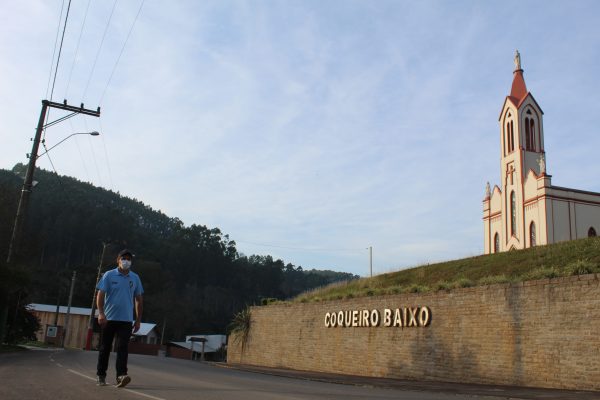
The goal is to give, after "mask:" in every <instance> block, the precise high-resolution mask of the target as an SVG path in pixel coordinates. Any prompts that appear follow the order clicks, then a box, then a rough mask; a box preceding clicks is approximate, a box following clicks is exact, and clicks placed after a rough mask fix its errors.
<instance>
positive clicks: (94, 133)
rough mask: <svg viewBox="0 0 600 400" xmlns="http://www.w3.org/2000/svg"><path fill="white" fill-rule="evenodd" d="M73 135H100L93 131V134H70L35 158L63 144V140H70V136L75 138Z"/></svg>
mask: <svg viewBox="0 0 600 400" xmlns="http://www.w3.org/2000/svg"><path fill="white" fill-rule="evenodd" d="M75 135H90V136H99V135H100V133H99V132H96V131H93V132H77V133H71V134H70V135H69V136H67V137H66V138H64V139H63V140H61V141H60V142H58V143H56V144H55V145H54V146H52V147H50V148H49V149H46V151H45V152H43V153H42V154H40V155H39V156H37V158H40V157H42V156H43V155H45V154H46V153H47V152H49V151H50V150H52V149H53V148H55V147H56V146H58V145H59V144H61V143H62V142H64V141H65V140H67V139H68V138H70V137H71V136H75Z"/></svg>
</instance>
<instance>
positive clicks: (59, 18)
mask: <svg viewBox="0 0 600 400" xmlns="http://www.w3.org/2000/svg"><path fill="white" fill-rule="evenodd" d="M64 8H65V0H63V2H62V6H61V7H60V15H59V17H58V25H57V26H56V38H55V39H54V51H53V52H52V61H50V72H49V73H48V84H47V85H46V98H48V92H49V91H50V81H51V80H52V67H53V66H54V56H55V55H56V44H57V43H58V34H59V33H60V23H61V22H62V14H63V10H64Z"/></svg>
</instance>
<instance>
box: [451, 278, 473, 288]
mask: <svg viewBox="0 0 600 400" xmlns="http://www.w3.org/2000/svg"><path fill="white" fill-rule="evenodd" d="M473 286H475V283H473V281H472V280H470V279H468V278H460V279H459V280H457V281H456V282H455V283H454V287H457V288H467V287H473Z"/></svg>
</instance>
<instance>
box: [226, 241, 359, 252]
mask: <svg viewBox="0 0 600 400" xmlns="http://www.w3.org/2000/svg"><path fill="white" fill-rule="evenodd" d="M233 241H234V242H236V243H246V244H253V245H256V246H264V247H273V248H277V249H287V250H302V251H315V252H325V253H327V252H359V251H360V252H362V251H364V250H365V249H364V248H360V249H332V248H314V247H313V248H307V247H291V246H280V245H275V244H267V243H256V242H248V241H246V240H235V239H233Z"/></svg>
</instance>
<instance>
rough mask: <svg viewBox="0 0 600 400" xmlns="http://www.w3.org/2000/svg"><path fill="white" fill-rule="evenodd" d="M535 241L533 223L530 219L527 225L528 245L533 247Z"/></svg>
mask: <svg viewBox="0 0 600 400" xmlns="http://www.w3.org/2000/svg"><path fill="white" fill-rule="evenodd" d="M535 243H536V242H535V223H534V222H533V221H532V222H531V225H529V245H530V246H531V247H533V246H535Z"/></svg>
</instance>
